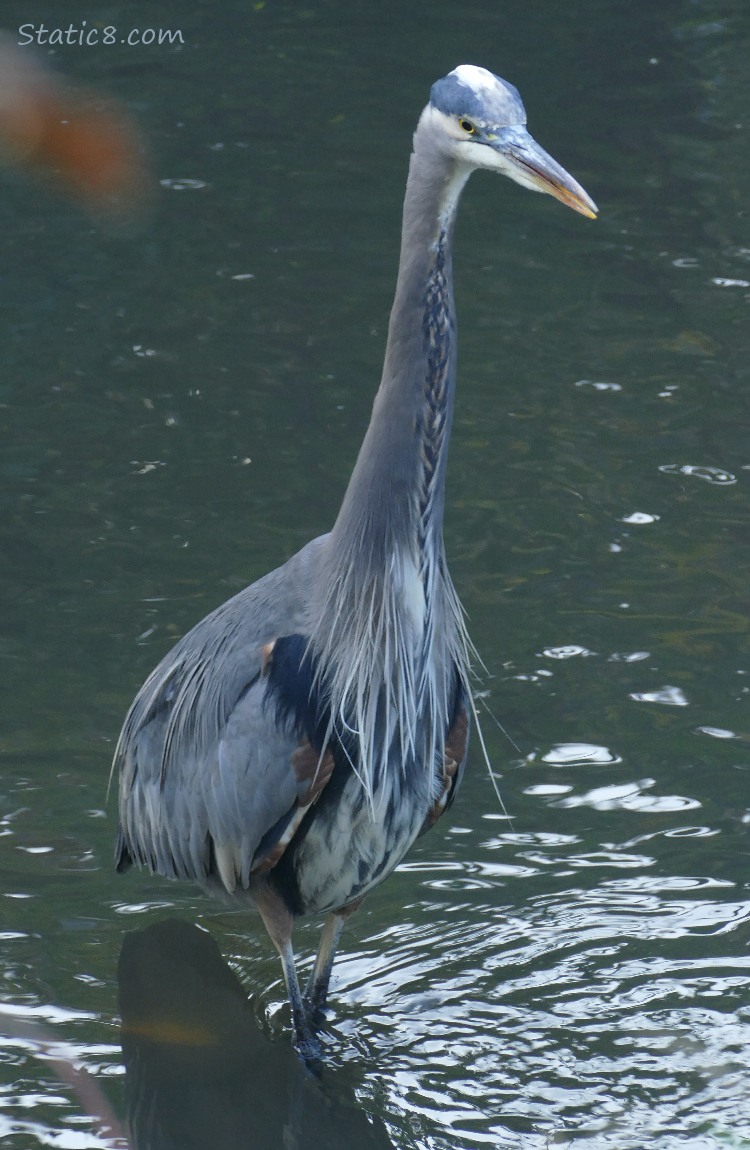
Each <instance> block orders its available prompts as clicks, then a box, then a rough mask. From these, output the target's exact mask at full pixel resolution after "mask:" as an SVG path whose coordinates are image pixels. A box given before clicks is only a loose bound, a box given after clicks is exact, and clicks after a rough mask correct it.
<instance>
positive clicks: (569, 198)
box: [495, 127, 599, 220]
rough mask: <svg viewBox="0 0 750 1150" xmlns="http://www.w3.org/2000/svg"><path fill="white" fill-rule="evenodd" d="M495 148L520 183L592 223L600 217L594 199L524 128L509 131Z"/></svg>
mask: <svg viewBox="0 0 750 1150" xmlns="http://www.w3.org/2000/svg"><path fill="white" fill-rule="evenodd" d="M495 147H496V149H497V151H498V152H500V154H501V155H502V156H503V157H504V159H505V160H506V163H507V164H508V167H507V169H506V171H507V174H508V175H509V176H510V177H511V178H512V179H514V180H515V181H516V182H517V183H519V184H523V185H524V186H525V187H527V188H532V189H533V190H534V191H537V192H546V193H547V194H548V195H550V196H554V197H555V199H556V200H560V202H561V203H563V204H567V206H568V207H569V208H572V209H573V211H574V212H580V213H581V215H582V216H588V218H589V219H591V220H593V219H595V218H596V215H597V212H598V211H599V209H598V208H597V206H596V204H595V203H594V201H593V200H592V199H591V196H590V195H589V194H588V193H587V192H586V191H584V189H583V188H582V187H581V185H580V184H579V183H578V181H577V180H574V179H573V177H572V176H571V175H570V173H569V172H566V171H565V168H563V167H561V166H560V164H558V162H557V160H553V159H552V156H550V155H549V153H548V152H545V150H544V148H541V147H540V146H539V144H537V142H536V140H535V139H534V138H533V136H530V135H529V133H528V132H527V131H526V130H525V129H524V128H521V127H514V128H508V129H506V131H504V132H503V134H502V136H501V137H500V138H499V139H498V142H497V144H496V145H495Z"/></svg>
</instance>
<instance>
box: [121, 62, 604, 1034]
mask: <svg viewBox="0 0 750 1150" xmlns="http://www.w3.org/2000/svg"><path fill="white" fill-rule="evenodd" d="M525 125H526V114H525V111H524V107H523V104H522V102H521V99H520V96H519V94H518V92H517V91H516V89H515V88H514V87H513V86H512V85H511V84H508V83H506V81H504V80H501V79H499V78H498V77H497V76H494V75H493V74H492V73H491V72H488V71H486V70H485V69H484V68H477V67H474V66H473V65H468V64H462V65H461V66H460V67H458V68H456V69H455V70H454V71H453V72H451V73H450V74H449V75H447V76H445V77H444V78H443V79H442V80H438V81H437V83H436V84H434V86H433V88H432V90H431V93H430V101H429V103H428V105H427V107H426V108H425V109H424V111H423V112H422V115H421V117H420V119H419V123H418V125H417V129H416V132H415V134H414V146H413V152H412V156H411V162H410V166H409V177H408V180H407V185H406V198H405V202H404V216H403V232H402V240H401V260H400V264H399V271H398V281H397V284H396V297H395V300H394V304H393V310H392V311H391V318H390V326H389V329H388V342H387V346H386V352H385V364H384V367H383V375H382V380H381V383H380V388H379V390H378V392H377V395H376V397H375V402H374V406H373V411H372V418H371V420H370V425H369V427H368V429H367V434H366V435H365V439H364V443H363V444H362V448H361V450H360V453H359V457H358V459H357V463H356V466H355V468H354V472H353V474H352V477H351V479H350V481H349V486H348V487H347V490H346V494H345V495H344V500H343V503H342V506H341V510H340V511H339V514H338V518H337V519H336V522H335V524H334V526H333V529H332V531H331V532H330V534H328V535H324V536H321V537H320V538H318V539H314V540H313V541H312V542H310V543H308V544H307V545H306V546H305V547H303V548H302V550H301V551H299V552H297V554H296V555H293V556H292V558H291V559H289V560H287V562H286V563H284V565H283V566H282V567H279V568H277V569H276V570H275V571H272V572H271V573H270V574H268V575H265V576H264V577H263V578H262V579H259V580H258V582H257V583H253V584H252V585H251V586H250V587H246V588H245V590H244V591H240V593H239V594H238V595H235V596H234V597H233V598H232V599H230V600H229V601H228V602H226V603H224V604H223V605H222V606H221V607H218V608H217V609H216V610H215V611H213V612H212V613H211V614H210V615H208V616H206V618H205V619H203V620H202V621H201V622H200V623H198V624H197V625H196V626H195V627H194V628H193V629H192V630H191V631H189V632H188V634H187V635H185V637H184V638H183V639H181V640H180V642H179V643H177V645H176V646H175V647H174V648H173V649H172V650H171V651H170V652H169V654H167V655H166V656H165V657H164V659H162V661H161V663H160V664H159V665H158V667H157V668H156V670H155V671H153V673H152V674H151V675H150V676H149V678H148V679H147V680H146V682H145V683H144V685H143V687H142V688H141V690H140V692H139V694H138V695H137V697H136V699H135V701H134V703H133V705H132V706H131V708H130V711H129V713H128V716H127V718H126V720H125V724H124V727H123V730H122V734H121V735H120V739H119V742H118V745H117V750H116V753H115V763H114V766H115V767H117V768H119V773H120V800H119V817H120V823H119V838H118V843H117V866H118V869H119V870H124V869H126V867H128V866H129V865H130V864H131V863H138V864H140V865H145V866H147V867H149V868H150V869H151V871H152V872H154V871H155V872H158V873H159V874H163V875H168V876H170V877H176V878H190V879H197V880H198V881H200V882H201V883H202V884H204V885H205V886H207V887H209V888H213V889H214V890H215V891H218V892H222V893H224V894H228V895H231V896H234V897H235V898H236V897H239V898H244V899H247V900H248V901H250V902H251V903H254V904H255V906H256V907H257V908H258V910H259V911H260V913H261V916H262V918H263V922H264V923H265V926H266V929H267V930H268V933H269V935H270V936H271V938H272V940H273V942H274V943H275V945H276V947H277V949H278V951H279V954H280V956H281V961H282V964H283V969H284V978H285V980H286V986H287V990H288V994H289V999H290V1003H291V1008H292V1018H293V1024H294V1031H295V1037H296V1042H297V1045H298V1047H299V1048H300V1050H302V1051H303V1052H309V1051H311V1050H314V1049H315V1043H316V1039H315V1030H316V1019H317V1017H318V1015H319V1011H320V1009H321V1008H322V1006H323V1005H324V1003H325V999H326V994H327V990H328V983H329V979H330V974H331V968H332V965H333V958H334V953H335V950H336V945H337V942H338V939H339V935H340V932H341V928H342V926H343V923H344V921H345V919H346V918H347V916H348V915H349V914H351V912H352V911H353V910H355V909H356V907H357V906H358V905H359V903H360V902H361V901H362V898H363V897H364V895H365V894H367V892H368V891H370V890H372V888H373V887H374V886H375V885H376V884H377V883H379V882H381V881H382V879H384V878H385V877H386V875H388V874H390V872H391V871H392V870H393V868H394V867H395V866H396V865H397V864H398V863H399V862H400V861H401V859H402V858H403V857H404V855H405V853H406V852H407V850H408V849H409V847H410V846H411V844H412V843H413V842H414V840H415V839H416V838H417V836H418V835H419V834H421V833H422V832H423V831H425V830H427V829H428V828H429V827H431V826H432V824H433V823H434V822H435V821H436V819H438V818H439V817H440V815H441V814H442V813H443V811H445V810H446V809H447V808H448V806H450V804H451V802H452V801H453V798H454V796H455V794H456V790H457V788H458V785H459V782H460V779H461V774H462V771H463V768H464V764H465V761H466V750H467V744H468V736H469V725H470V717H471V714H472V711H473V705H472V701H471V692H470V659H471V650H472V648H471V645H470V642H469V639H468V636H467V633H466V629H465V625H464V620H463V615H462V610H461V606H460V603H459V600H458V596H457V594H456V591H455V590H454V587H453V584H452V582H451V579H450V576H449V574H448V569H447V565H446V559H445V551H444V547H443V533H442V526H443V505H444V499H445V471H446V458H447V453H448V440H449V438H450V430H451V418H452V413H453V399H454V390H455V383H456V324H455V318H454V311H453V283H452V271H451V246H452V236H453V225H454V220H455V215H456V209H457V207H458V201H459V197H460V194H461V191H462V189H463V187H464V184H465V183H466V181H467V179H468V177H469V176H470V175H471V173H472V171H474V169H475V168H486V169H488V170H489V171H493V172H502V173H503V174H504V175H506V176H510V178H511V179H513V180H515V181H516V183H519V184H522V185H523V186H524V187H527V188H532V189H534V190H535V191H540V192H549V193H550V194H551V195H553V196H555V197H556V198H557V199H559V200H562V202H563V203H564V204H567V205H568V206H569V207H571V208H574V209H575V210H576V211H578V212H581V213H582V215H584V216H589V217H593V216H594V215H595V214H596V206H595V204H594V203H593V201H592V200H591V199H590V198H589V196H588V195H587V194H586V192H585V191H584V190H583V188H582V187H581V186H580V185H579V184H578V183H577V182H576V181H575V180H574V179H573V178H572V177H571V176H570V175H569V174H568V173H567V172H566V171H565V170H564V169H563V168H561V167H560V166H559V165H558V164H557V163H556V162H555V161H554V160H553V159H552V158H551V156H549V155H547V153H546V152H544V151H543V150H542V148H540V147H539V145H538V144H537V143H536V142H535V141H534V140H533V139H532V138H531V136H530V135H529V134H528V132H527V131H526V127H525ZM113 769H114V768H113ZM309 914H326V915H327V916H328V917H327V920H326V923H325V927H324V929H323V934H322V939H321V943H320V949H319V951H318V955H317V958H316V960H315V964H314V967H313V970H312V973H311V975H310V980H309V982H308V984H307V989H306V992H305V995H304V996H303V995H302V994H301V992H300V988H299V984H298V982H297V975H296V971H295V965H294V954H293V951H292V926H293V923H294V920H295V918H297V916H299V915H309Z"/></svg>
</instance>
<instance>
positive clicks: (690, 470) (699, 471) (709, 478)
mask: <svg viewBox="0 0 750 1150" xmlns="http://www.w3.org/2000/svg"><path fill="white" fill-rule="evenodd" d="M659 471H663V472H664V474H665V475H688V476H690V477H692V478H693V479H703V480H704V481H705V482H706V483H718V484H724V485H725V486H726V485H727V484H731V483H736V482H737V477H736V476H734V475H732V473H731V471H725V470H724V469H723V468H722V467H706V466H699V465H696V464H692V463H682V464H680V463H663V464H661V466H660V467H659Z"/></svg>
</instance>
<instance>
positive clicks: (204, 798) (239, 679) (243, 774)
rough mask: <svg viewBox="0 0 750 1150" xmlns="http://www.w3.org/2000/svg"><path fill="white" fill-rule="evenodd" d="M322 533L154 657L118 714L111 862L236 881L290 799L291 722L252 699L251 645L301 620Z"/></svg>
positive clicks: (291, 804) (257, 696) (244, 877)
mask: <svg viewBox="0 0 750 1150" xmlns="http://www.w3.org/2000/svg"><path fill="white" fill-rule="evenodd" d="M322 543H323V539H320V540H314V541H313V543H311V544H308V546H307V547H306V548H304V549H303V551H301V552H299V553H298V554H297V555H295V556H294V557H293V558H292V559H291V560H289V562H288V563H287V564H285V565H284V566H283V567H281V568H278V569H277V570H276V571H273V572H271V573H270V574H269V575H266V576H265V577H264V578H263V579H261V580H259V581H258V582H257V583H254V584H252V585H251V586H250V587H247V588H245V590H244V591H241V592H240V593H239V595H236V596H234V598H232V599H230V600H229V601H228V602H227V603H224V604H223V605H222V606H221V607H219V608H217V610H216V611H214V612H212V614H210V615H208V616H207V617H206V618H205V619H203V620H202V621H201V622H200V623H198V624H197V626H196V627H194V628H193V630H192V631H190V632H189V633H188V634H187V635H185V636H184V638H183V639H181V640H180V642H179V643H177V645H176V646H175V647H174V648H173V649H172V651H170V652H169V653H168V654H167V655H166V656H165V658H164V659H163V660H162V662H161V663H160V664H159V665H158V666H157V667H156V669H155V670H154V671H153V672H152V674H151V675H150V676H149V678H148V679H147V680H146V682H145V683H144V685H143V687H142V688H141V690H140V692H139V693H138V695H137V697H136V699H135V701H134V702H133V705H132V706H131V708H130V711H129V713H128V715H127V717H126V720H125V724H124V726H123V730H122V733H121V735H120V739H119V742H118V745H117V749H116V751H115V761H114V766H115V768H117V769H118V770H119V774H120V802H119V816H120V827H119V836H118V845H117V861H118V867H119V868H120V869H123V868H124V867H127V865H128V864H129V863H130V862H135V863H138V864H140V865H145V866H148V867H149V868H150V869H151V870H152V871H157V872H158V873H160V874H164V875H167V876H169V877H182V878H196V879H203V878H206V877H209V876H210V875H211V874H212V873H218V875H219V876H220V878H221V880H222V882H223V884H224V886H226V887H227V888H228V889H229V890H232V889H234V886H235V884H236V883H239V884H240V885H242V886H247V884H248V881H249V877H250V873H251V870H252V869H253V865H254V856H255V853H256V851H257V849H258V846H259V844H260V842H261V840H262V839H263V838H264V836H266V837H267V836H268V832H269V831H270V830H272V828H274V827H275V826H276V825H277V824H279V825H280V828H281V829H283V824H284V820H285V817H286V816H287V814H289V813H290V812H293V811H294V808H295V805H296V803H297V799H298V798H299V789H300V784H299V783H298V781H297V778H296V776H295V773H294V770H293V767H292V764H291V756H292V753H293V751H294V749H295V746H296V744H297V737H296V735H295V734H294V732H290V731H288V730H285V729H282V728H279V727H278V726H277V723H276V715H275V709H274V708H273V707H264V705H263V697H264V693H265V680H264V678H263V674H262V672H263V651H262V647H263V644H264V643H267V642H269V641H271V640H273V639H275V638H276V637H278V636H279V635H280V634H285V633H289V632H295V631H297V632H298V631H300V630H301V629H302V628H303V627H305V626H306V617H305V601H306V595H305V587H306V586H309V580H310V574H311V573H310V567H311V564H312V563H313V562H315V560H316V558H317V555H318V553H319V550H320V546H321V544H322Z"/></svg>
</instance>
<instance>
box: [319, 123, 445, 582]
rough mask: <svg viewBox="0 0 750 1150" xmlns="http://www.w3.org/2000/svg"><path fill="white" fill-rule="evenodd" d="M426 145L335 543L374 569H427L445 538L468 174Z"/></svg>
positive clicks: (417, 154) (419, 156) (415, 159)
mask: <svg viewBox="0 0 750 1150" xmlns="http://www.w3.org/2000/svg"><path fill="white" fill-rule="evenodd" d="M419 142H420V141H419V131H418V132H417V135H416V137H415V151H414V152H413V154H412V157H411V163H410V167H409V178H408V181H407V186H406V197H405V200H404V216H403V228H402V237H401V259H400V264H399V274H398V281H397V284H396V295H395V299H394V302H393V308H392V311H391V318H390V324H389V328H388V343H387V347H386V353H385V363H384V365H383V375H382V379H381V383H380V388H379V390H378V393H377V395H376V397H375V402H374V405H373V410H372V418H371V420H370V425H369V427H368V429H367V434H366V435H365V439H364V442H363V444H362V447H361V449H360V453H359V457H358V459H357V463H356V466H355V468H354V472H353V474H352V477H351V480H350V482H349V486H348V488H347V491H346V495H345V497H344V501H343V504H342V506H341V510H340V512H339V516H338V518H337V520H336V524H335V526H334V529H333V533H332V537H333V538H334V539H336V544H335V545H334V549H335V550H339V548H341V546H342V544H344V548H343V549H344V550H346V549H347V548H346V545H345V541H347V540H348V541H352V540H356V541H357V550H361V548H362V547H364V548H365V549H366V552H367V554H368V559H372V560H373V561H375V562H377V563H382V562H384V561H386V562H387V559H388V556H389V554H391V553H392V552H393V550H394V548H402V549H403V548H406V549H409V550H411V551H412V552H413V557H414V560H415V562H416V563H417V565H418V566H419V567H420V568H421V567H422V566H423V565H424V562H425V561H429V560H430V559H431V558H432V557H433V556H432V555H429V554H426V553H425V552H426V551H427V552H429V551H432V552H433V553H434V551H435V549H436V548H439V547H440V545H441V539H442V524H443V507H444V494H445V473H446V461H447V454H448V441H449V439H450V430H451V422H452V416H453V400H454V391H455V379H456V325H455V318H454V310H453V275H452V263H451V249H452V240H453V224H454V219H455V212H456V207H457V204H458V198H459V196H460V192H461V189H462V187H463V185H464V183H465V181H466V178H467V176H468V172H464V171H460V172H456V170H455V167H454V165H453V164H452V163H451V162H450V161H448V160H446V159H444V158H443V157H442V156H441V155H440V154H438V155H435V154H434V152H430V151H429V150H428V149H426V148H425V149H424V150H420V148H419Z"/></svg>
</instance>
